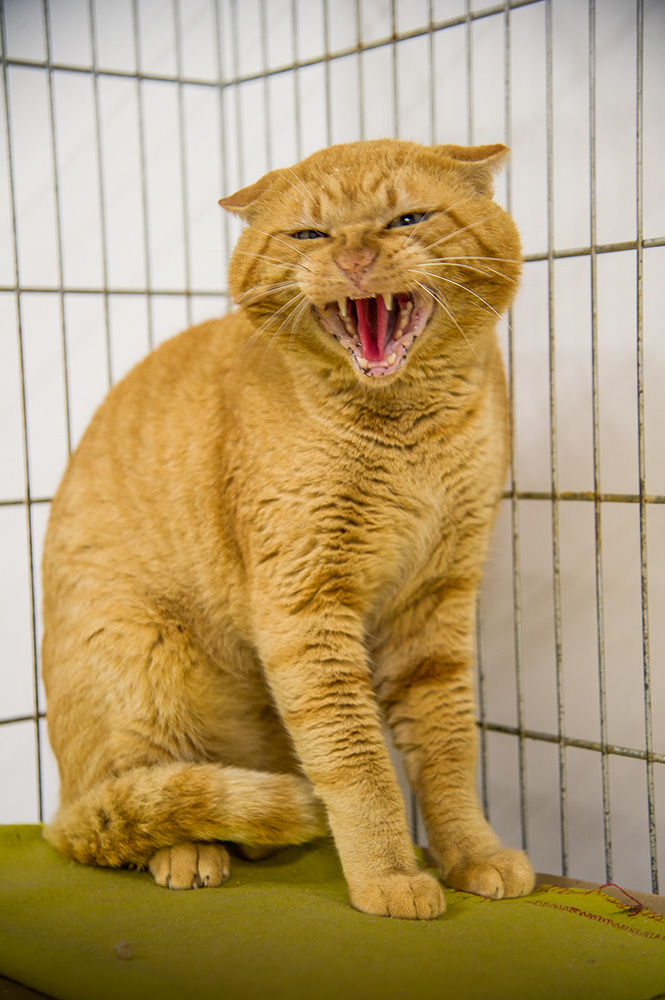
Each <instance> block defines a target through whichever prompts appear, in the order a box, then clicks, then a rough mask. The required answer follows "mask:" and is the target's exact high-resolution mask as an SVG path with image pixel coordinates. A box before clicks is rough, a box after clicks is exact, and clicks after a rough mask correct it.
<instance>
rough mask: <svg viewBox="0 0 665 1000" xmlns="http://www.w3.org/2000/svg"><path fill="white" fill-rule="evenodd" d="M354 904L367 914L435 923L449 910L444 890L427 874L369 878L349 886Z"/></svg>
mask: <svg viewBox="0 0 665 1000" xmlns="http://www.w3.org/2000/svg"><path fill="white" fill-rule="evenodd" d="M349 892H350V895H351V905H352V906H353V907H355V909H356V910H362V912H363V913H372V914H375V915H376V916H379V917H401V918H403V919H405V920H433V919H434V917H438V916H439V914H440V913H443V911H444V910H445V908H446V902H445V899H444V898H443V890H442V888H441V886H440V885H439V883H438V882H437V880H436V879H435V878H433V877H432V876H431V875H428V874H427V872H413V873H412V874H408V875H407V874H403V873H401V872H399V873H397V872H391V873H390V874H386V875H369V876H367V877H366V878H362V879H354V881H353V884H351V883H350V884H349Z"/></svg>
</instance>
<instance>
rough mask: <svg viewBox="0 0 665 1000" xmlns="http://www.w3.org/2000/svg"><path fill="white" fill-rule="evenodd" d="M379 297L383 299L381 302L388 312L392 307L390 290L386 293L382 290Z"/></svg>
mask: <svg viewBox="0 0 665 1000" xmlns="http://www.w3.org/2000/svg"><path fill="white" fill-rule="evenodd" d="M381 298H382V299H383V303H384V305H385V307H386V309H387V310H388V312H390V310H391V309H392V307H393V295H392V292H388V294H387V295H386V293H385V292H384V293H383V294H382V296H381Z"/></svg>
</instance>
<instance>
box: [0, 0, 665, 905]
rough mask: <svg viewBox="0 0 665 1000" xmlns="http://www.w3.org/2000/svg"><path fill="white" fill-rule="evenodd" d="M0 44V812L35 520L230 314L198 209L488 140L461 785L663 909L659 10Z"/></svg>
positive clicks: (30, 809)
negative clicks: (95, 439)
mask: <svg viewBox="0 0 665 1000" xmlns="http://www.w3.org/2000/svg"><path fill="white" fill-rule="evenodd" d="M0 32H1V43H2V57H1V61H2V84H3V94H4V96H3V98H2V100H1V101H0V117H1V118H2V122H1V123H0V144H1V147H2V148H1V149H0V227H1V229H2V239H1V240H0V317H1V318H0V416H1V419H0V441H1V454H2V462H1V463H0V552H1V553H2V557H1V558H2V573H1V577H0V588H1V595H2V596H1V600H0V620H1V622H2V626H1V634H2V652H1V653H0V676H1V677H2V686H1V694H0V716H1V717H0V810H1V819H2V821H4V822H36V821H38V820H42V819H47V818H48V817H49V816H50V815H52V813H53V811H54V809H55V805H56V801H57V785H58V780H57V769H56V767H55V764H54V761H53V758H52V755H51V753H50V750H49V747H48V740H47V736H46V730H45V699H44V694H43V689H42V687H41V683H40V680H39V644H40V629H41V626H40V579H39V564H40V552H41V545H42V539H43V534H44V529H45V525H46V520H47V516H48V510H49V502H50V498H51V497H52V495H53V491H54V490H55V488H56V486H57V482H58V480H59V478H60V476H61V474H62V472H63V469H64V466H65V463H66V459H67V455H68V453H69V451H70V450H71V449H72V448H73V447H75V445H76V443H77V441H78V439H79V437H80V435H81V433H82V432H83V430H84V428H85V426H86V424H87V422H88V420H89V418H90V416H91V414H92V412H93V411H94V408H95V407H96V405H97V404H98V403H99V401H100V400H101V399H102V398H103V396H104V394H105V392H106V391H107V389H108V387H109V386H110V385H111V384H112V383H114V382H115V381H117V380H118V379H119V378H121V377H122V375H123V374H124V373H125V372H126V371H127V370H128V368H129V367H131V365H132V364H133V363H134V362H135V361H137V360H138V359H139V358H140V357H141V356H142V355H143V354H144V353H145V352H146V351H148V350H150V349H151V348H152V347H153V346H155V345H156V344H157V343H159V342H160V341H161V340H162V339H164V338H165V337H167V336H170V335H172V334H175V333H176V332H178V330H179V329H181V328H183V327H184V326H186V325H187V324H189V323H191V322H194V321H198V320H200V319H204V318H206V317H209V316H212V315H218V314H220V313H221V312H223V311H225V310H226V309H227V308H228V305H229V303H228V297H227V294H226V286H225V280H226V277H225V276H226V267H227V262H228V256H229V252H230V248H231V246H232V244H233V241H234V238H235V235H236V233H237V228H236V223H235V221H234V220H233V219H229V218H226V217H224V216H223V214H222V213H221V212H220V210H219V209H218V208H217V206H216V201H217V199H218V198H219V197H220V196H221V195H223V194H228V193H230V192H231V191H233V190H235V189H236V188H237V187H239V186H241V185H242V184H244V183H249V182H250V181H251V180H254V179H256V178H257V177H259V176H260V175H261V174H262V173H264V172H265V171H266V170H268V169H271V168H273V167H279V166H283V165H287V164H291V163H293V162H295V161H296V160H298V159H300V158H301V157H303V156H305V155H307V154H308V153H310V152H313V151H314V150H315V149H317V148H321V147H323V146H326V145H329V144H331V143H335V142H345V141H352V140H356V139H362V138H375V137H379V136H384V135H395V136H400V137H402V138H407V139H412V140H416V141H419V142H459V143H481V142H497V141H503V142H506V143H507V144H508V145H510V146H511V147H512V157H511V162H510V166H509V168H508V170H507V171H506V172H505V174H504V176H503V177H502V178H501V179H500V180H499V182H498V186H497V187H498V190H497V197H498V200H499V201H500V202H501V203H503V204H504V205H505V206H506V207H507V208H508V210H509V211H510V212H511V213H512V214H513V216H514V217H515V219H516V221H517V223H518V226H519V228H520V230H521V233H522V237H523V244H524V255H525V268H524V278H523V288H522V291H521V293H520V295H519V297H518V300H517V303H516V305H515V306H514V308H513V310H512V313H511V314H510V316H508V317H506V319H505V321H503V322H502V324H501V328H500V333H501V338H502V343H503V347H504V352H505V359H506V367H507V373H508V379H509V384H510V389H511V400H512V403H511V406H512V425H513V435H512V448H511V472H510V479H509V482H508V484H507V487H506V492H505V496H504V500H503V504H502V509H501V513H500V516H499V521H498V524H497V528H496V532H495V536H494V541H493V546H492V552H491V556H490V559H489V563H488V567H487V575H486V580H485V585H484V588H483V593H482V598H481V601H480V607H479V615H478V671H477V677H478V684H477V699H478V709H479V734H480V747H481V753H480V769H479V784H480V788H481V792H482V797H483V801H484V805H485V809H486V811H487V812H488V814H489V816H490V818H491V820H492V822H493V824H494V826H495V828H496V829H497V831H498V832H499V834H500V835H501V836H502V837H503V838H504V839H505V840H506V841H507V842H510V843H513V844H522V845H523V846H525V847H526V848H527V849H528V850H529V852H530V854H531V857H532V859H533V861H534V864H535V867H536V868H537V869H539V870H541V871H548V872H551V873H553V874H556V873H560V874H571V875H575V876H577V877H580V878H587V879H596V880H599V881H602V882H604V881H606V880H608V879H613V880H615V881H616V880H619V881H621V882H622V884H624V885H627V886H632V887H633V888H636V889H646V890H652V891H656V892H657V891H658V886H659V854H658V841H657V831H658V826H659V823H662V820H663V803H664V802H665V787H664V786H663V782H664V775H665V769H663V767H662V765H663V764H665V745H664V742H663V734H664V733H665V676H664V671H663V669H662V667H663V663H664V659H665V657H664V654H665V622H664V620H663V619H664V616H663V615H662V613H660V614H659V611H660V610H661V609H662V608H663V605H664V603H665V507H664V506H663V504H664V503H665V451H664V449H663V447H662V438H663V432H664V431H665V393H663V388H662V386H663V379H664V378H665V337H664V336H663V334H664V333H665V324H664V322H663V316H665V281H664V280H663V273H664V265H665V235H664V234H665V171H663V169H662V163H663V162H664V160H665V60H663V51H664V43H665V4H663V3H662V2H660V0H588V2H587V3H584V2H581V0H503V2H499V3H492V4H489V3H485V2H483V0H335V2H334V3H332V2H331V0H242V2H240V0H4V3H2V4H0ZM412 820H413V826H414V833H415V835H416V836H418V837H420V838H422V836H423V831H422V828H421V827H420V825H419V822H418V817H417V815H416V814H415V811H414V814H413V817H412ZM660 860H661V864H662V850H661V858H660Z"/></svg>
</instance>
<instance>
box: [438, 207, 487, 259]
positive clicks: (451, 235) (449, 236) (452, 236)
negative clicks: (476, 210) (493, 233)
mask: <svg viewBox="0 0 665 1000" xmlns="http://www.w3.org/2000/svg"><path fill="white" fill-rule="evenodd" d="M499 214H500V211H496V212H491V213H490V215H485V216H484V217H483V218H482V219H476V221H475V222H470V223H469V224H468V226H462V228H461V229H455V231H454V232H452V233H448V234H447V235H446V236H442V237H441V239H440V240H435V241H434V242H433V243H430V244H429V245H427V246H424V247H423V250H432V249H433V247H438V246H439V245H440V244H441V243H447V242H448V240H454V239H455V238H456V237H457V236H461V234H462V233H465V232H467V230H469V229H475V228H476V227H477V226H481V225H482V224H483V223H484V222H488V221H489V220H490V219H494V218H495V217H496V216H497V215H499Z"/></svg>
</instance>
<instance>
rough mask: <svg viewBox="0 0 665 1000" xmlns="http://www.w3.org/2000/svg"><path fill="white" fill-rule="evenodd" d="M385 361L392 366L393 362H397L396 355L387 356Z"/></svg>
mask: <svg viewBox="0 0 665 1000" xmlns="http://www.w3.org/2000/svg"><path fill="white" fill-rule="evenodd" d="M386 361H387V362H388V364H389V365H394V364H395V362H396V361H397V355H396V354H389V355H388V357H387V358H386Z"/></svg>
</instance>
